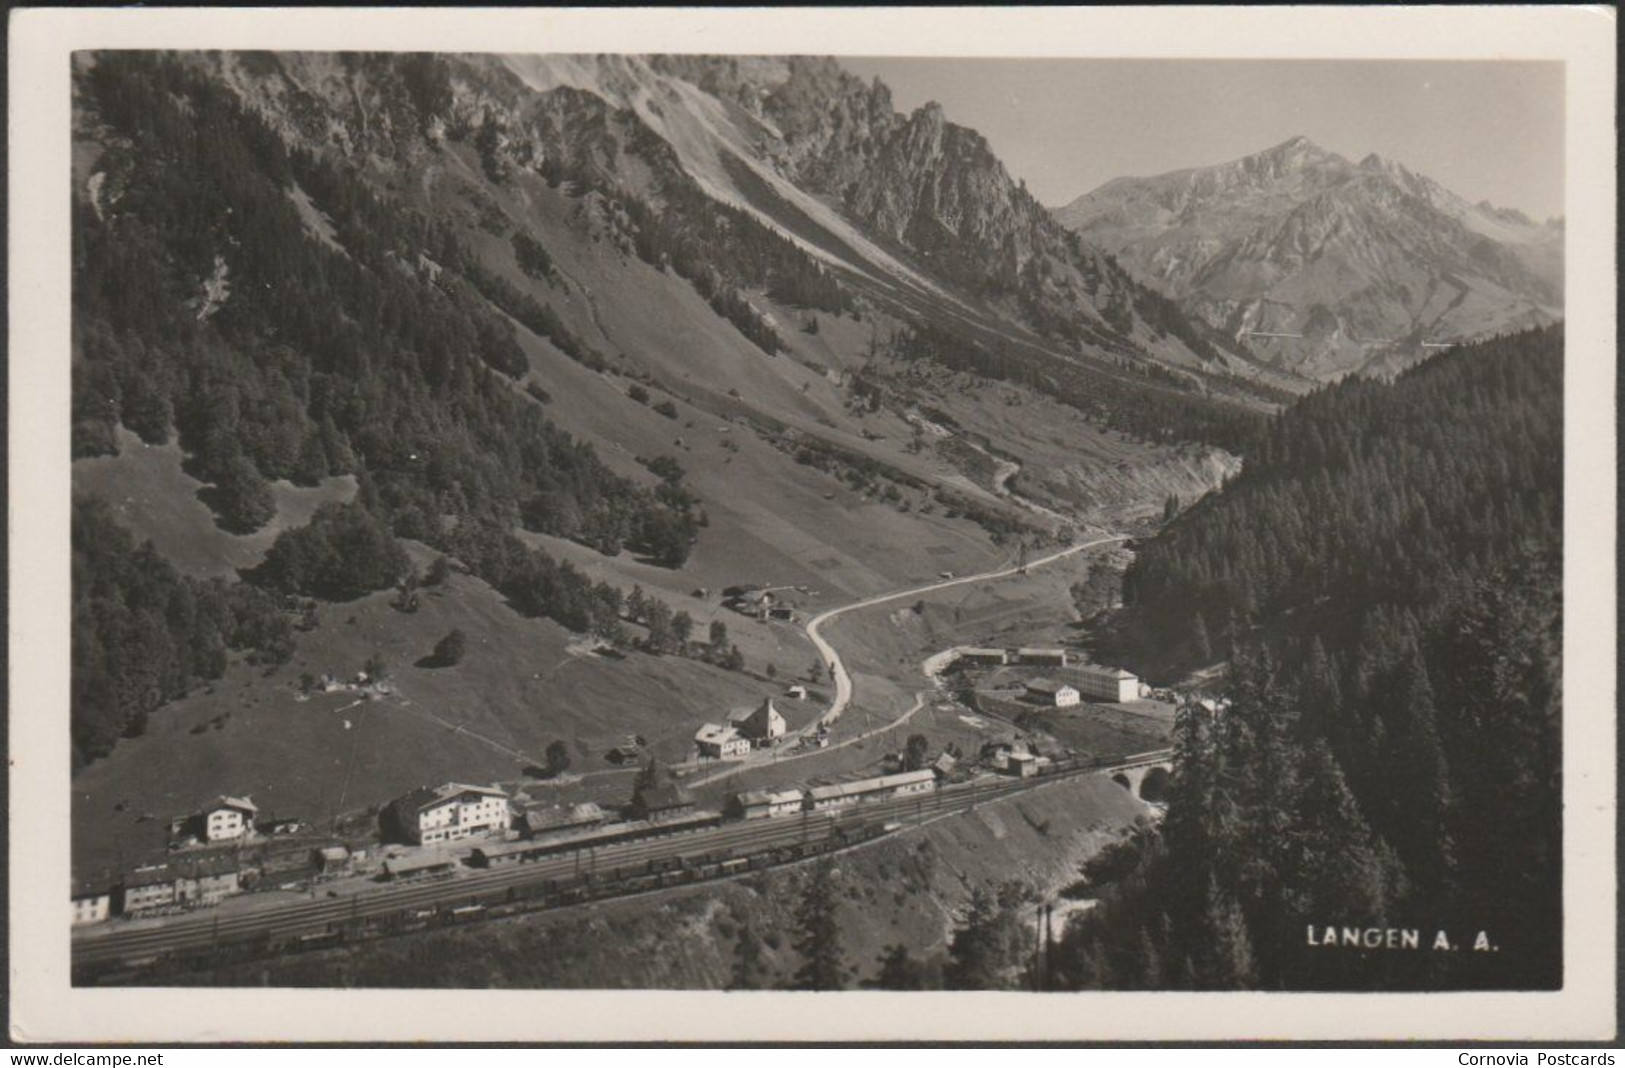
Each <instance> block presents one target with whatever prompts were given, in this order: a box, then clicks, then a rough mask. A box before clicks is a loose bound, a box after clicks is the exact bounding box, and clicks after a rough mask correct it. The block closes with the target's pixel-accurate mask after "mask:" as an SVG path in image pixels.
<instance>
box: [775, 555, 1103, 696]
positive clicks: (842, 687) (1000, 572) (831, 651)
mask: <svg viewBox="0 0 1625 1068" xmlns="http://www.w3.org/2000/svg"><path fill="white" fill-rule="evenodd" d="M1126 540H1128V535H1127V534H1113V535H1111V536H1109V537H1104V538H1096V539H1095V540H1093V541H1085V542H1080V543H1079V544H1077V545H1071V546H1068V547H1067V548H1065V549H1061V550H1060V551H1058V552H1053V553H1050V554H1049V555H1048V556H1041V557H1039V558H1038V559H1036V560H1029V561H1027V564H1026V566H1025V570H1027V571H1031V570H1033V569H1034V568H1039V567H1044V566H1045V565H1047V564H1053V563H1054V562H1055V561H1057V560H1062V559H1065V558H1066V557H1068V556H1072V555H1074V554H1076V553H1081V552H1083V551H1084V550H1085V549H1094V548H1098V547H1100V546H1102V545H1110V544H1112V543H1113V542H1119V541H1126ZM1022 570H1023V567H1022V565H1020V564H1011V565H1010V566H1008V567H1004V568H999V569H996V570H993V571H983V572H981V573H980V574H976V575H966V576H964V577H963V578H951V579H942V580H941V581H939V582H931V583H927V584H926V585H924V586H915V587H912V588H911V589H906V590H901V591H899V592H897V593H883V594H880V595H879V596H877V597H868V598H865V599H864V600H861V601H854V602H853V603H851V604H848V605H842V606H840V607H839V608H831V609H830V610H829V611H827V612H823V613H820V614H819V615H817V616H814V617H813V618H812V619H811V620H809V621H808V622H807V637H808V638H809V639H811V640H812V643H813V645H814V646H816V647H817V649H818V655H819V656H821V657H822V658H823V660H824V663H826V664H828V665H829V669H830V674H831V675H832V676H833V677H834V679H835V698H834V700H832V701H831V702H830V705H829V708H828V709H826V710H825V712H824V714H823V715H821V716H819V717H818V722H819V723H834V722H835V721H836V720H838V719H840V718H841V713H843V712H845V711H846V706H847V705H849V704H851V703H852V676H851V675H850V674H848V673H847V670H846V664H845V663H843V662H842V660H841V654H840V653H839V652H838V651H837V650H836V648H835V647H834V646H833V645H831V644H830V643H829V639H827V638H825V637H824V636H823V635H822V634H820V633H819V630H820V628H822V627H823V625H824V624H825V623H828V622H829V621H830V620H832V619H836V618H838V617H840V616H843V615H845V614H846V613H848V612H855V611H857V610H858V609H860V608H873V607H875V606H876V605H882V604H886V603H888V602H890V601H900V600H903V599H904V598H907V597H918V596H920V595H921V594H926V593H935V592H936V591H938V590H946V589H950V588H952V587H954V586H964V585H968V584H970V583H973V582H991V581H993V580H995V579H1001V578H1008V577H1010V576H1011V575H1014V574H1018V573H1019V572H1021V571H1022Z"/></svg>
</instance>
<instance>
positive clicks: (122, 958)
mask: <svg viewBox="0 0 1625 1068" xmlns="http://www.w3.org/2000/svg"><path fill="white" fill-rule="evenodd" d="M1169 755H1170V754H1169V752H1168V751H1162V750H1159V751H1156V752H1152V753H1143V754H1137V755H1135V756H1132V757H1128V758H1125V759H1123V760H1121V761H1117V762H1114V763H1111V764H1101V765H1087V766H1077V767H1070V768H1063V769H1061V770H1059V771H1056V772H1054V773H1052V774H1049V775H1044V776H1039V777H1035V778H1032V779H977V780H972V781H970V782H966V783H958V784H953V785H950V786H946V787H943V788H941V789H939V790H936V791H934V792H932V793H930V794H920V795H916V796H914V797H908V798H895V799H890V800H886V801H872V802H868V803H866V804H862V805H860V806H856V807H854V808H852V809H848V810H843V811H841V812H839V813H806V814H803V815H801V816H797V817H784V818H777V819H761V820H752V821H748V822H730V823H726V824H723V825H722V826H720V827H716V828H711V829H703V830H692V831H683V832H679V833H676V834H673V835H671V836H669V837H656V838H649V839H640V840H637V841H631V842H624V843H620V844H615V845H608V846H602V847H591V846H587V845H583V846H582V847H580V848H577V849H573V850H570V851H568V852H564V853H560V854H557V855H550V856H547V857H544V858H541V859H538V860H534V861H528V862H522V863H518V864H514V865H512V866H509V867H504V868H494V869H489V870H473V871H469V872H466V873H460V874H457V875H454V876H452V877H449V878H442V879H439V880H434V881H426V882H415V883H404V884H387V885H383V886H379V887H378V888H376V889H367V890H360V891H357V892H355V893H353V894H347V895H344V896H341V897H336V898H326V899H322V900H317V901H309V902H296V903H289V904H286V905H280V906H275V907H270V908H264V909H257V910H253V911H248V912H243V913H240V914H236V915H227V916H222V915H221V914H219V913H213V914H210V915H206V916H205V915H193V916H187V917H184V918H182V919H178V920H175V921H171V922H166V923H163V924H160V925H157V926H152V927H145V928H141V929H135V930H130V929H126V930H118V929H116V928H111V929H109V928H99V929H92V930H87V931H84V932H77V931H76V932H74V937H73V943H72V962H73V965H74V968H75V969H76V970H96V969H106V968H108V967H109V966H114V965H119V964H131V963H134V962H143V961H156V960H159V959H161V958H164V957H168V956H171V955H177V954H188V953H192V954H195V953H197V952H200V951H210V950H214V951H223V950H229V949H233V948H240V947H242V946H245V945H251V944H252V943H255V942H260V941H263V942H265V943H267V945H269V944H272V943H276V942H283V941H286V940H289V939H299V938H304V937H321V936H324V935H328V934H331V933H333V932H335V931H337V930H339V929H340V928H341V927H342V926H344V925H355V924H359V923H362V922H364V921H374V920H382V919H386V918H391V917H401V916H404V915H407V914H409V913H412V912H414V911H422V910H430V911H431V912H432V911H433V910H438V909H440V908H443V907H447V906H450V907H453V908H455V907H460V906H490V905H499V904H503V903H506V902H509V901H512V900H515V899H516V898H517V897H518V891H520V890H531V889H534V888H536V887H539V886H544V885H545V884H548V883H550V882H557V881H560V880H571V879H583V880H584V881H585V883H588V884H591V883H597V884H598V885H599V886H600V887H604V886H605V884H608V888H607V889H605V892H603V893H601V894H596V895H595V897H607V896H617V895H616V894H615V892H614V890H613V886H614V885H615V884H617V883H627V884H631V883H632V882H633V881H634V880H635V879H637V878H640V877H645V876H649V875H657V874H660V873H662V872H672V871H679V870H687V869H686V867H685V865H686V864H687V863H689V862H695V861H705V862H708V863H712V864H717V863H718V862H719V861H723V860H729V859H732V860H737V859H741V858H750V857H759V856H762V855H767V854H771V853H772V852H773V851H775V850H779V849H784V848H786V847H798V846H809V845H814V844H820V843H831V842H833V843H834V845H835V848H840V843H841V841H842V840H850V841H852V842H854V843H856V842H859V841H867V840H872V839H873V838H876V837H881V836H883V835H884V834H886V833H890V830H889V829H888V828H887V826H886V825H887V824H889V823H891V822H900V823H901V822H905V821H911V822H915V823H923V822H926V821H927V820H929V819H933V818H936V817H940V816H943V815H947V814H952V813H955V812H961V811H968V810H970V809H972V808H975V807H976V806H977V805H980V804H984V803H988V802H991V801H997V800H1002V799H1004V798H1007V797H1010V796H1014V795H1016V794H1019V793H1023V792H1025V791H1028V790H1032V789H1036V788H1040V787H1043V786H1046V785H1050V784H1052V783H1055V782H1059V781H1064V780H1066V779H1071V778H1076V777H1078V776H1080V775H1087V774H1112V773H1115V772H1118V771H1123V770H1129V769H1132V768H1136V767H1144V766H1147V765H1150V764H1155V763H1162V762H1164V761H1166V760H1167V759H1168V757H1169ZM877 827H878V830H877ZM719 870H720V865H719ZM726 874H732V873H726ZM694 881H698V880H693V879H690V880H687V881H686V882H685V883H684V885H692V882H694ZM647 889H652V887H645V886H631V885H629V888H628V889H627V891H626V892H628V893H631V892H643V891H644V890H647Z"/></svg>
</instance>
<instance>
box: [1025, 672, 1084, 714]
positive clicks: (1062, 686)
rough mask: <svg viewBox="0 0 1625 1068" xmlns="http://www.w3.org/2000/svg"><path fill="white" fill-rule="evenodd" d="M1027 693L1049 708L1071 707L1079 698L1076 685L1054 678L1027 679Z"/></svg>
mask: <svg viewBox="0 0 1625 1068" xmlns="http://www.w3.org/2000/svg"><path fill="white" fill-rule="evenodd" d="M1027 694H1028V696H1030V697H1033V698H1036V699H1037V700H1039V701H1042V702H1043V703H1044V704H1046V705H1049V706H1050V707H1051V708H1071V707H1072V706H1073V705H1075V704H1077V703H1078V701H1079V700H1080V699H1081V697H1080V695H1079V693H1078V688H1077V687H1076V686H1071V685H1068V684H1067V683H1064V682H1056V681H1055V680H1054V679H1029V680H1028V681H1027Z"/></svg>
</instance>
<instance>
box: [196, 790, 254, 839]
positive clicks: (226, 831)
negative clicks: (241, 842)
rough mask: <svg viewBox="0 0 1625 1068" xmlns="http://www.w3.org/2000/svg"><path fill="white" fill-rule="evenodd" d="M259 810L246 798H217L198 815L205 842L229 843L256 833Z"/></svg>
mask: <svg viewBox="0 0 1625 1068" xmlns="http://www.w3.org/2000/svg"><path fill="white" fill-rule="evenodd" d="M258 812H259V808H258V807H257V806H256V805H255V804H254V802H253V801H251V800H249V799H248V798H246V797H217V798H215V799H214V800H213V801H210V802H209V803H208V804H207V805H204V806H203V811H202V812H200V813H199V814H198V815H199V817H200V819H201V820H202V823H203V840H204V841H205V842H227V841H231V840H233V839H236V838H247V837H249V836H250V835H252V834H253V833H254V816H255V815H256V814H257V813H258Z"/></svg>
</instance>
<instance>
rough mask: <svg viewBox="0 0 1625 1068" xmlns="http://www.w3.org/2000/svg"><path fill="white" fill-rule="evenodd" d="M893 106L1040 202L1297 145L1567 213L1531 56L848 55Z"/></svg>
mask: <svg viewBox="0 0 1625 1068" xmlns="http://www.w3.org/2000/svg"><path fill="white" fill-rule="evenodd" d="M841 63H842V65H843V66H845V67H846V68H847V69H848V70H850V71H852V72H853V73H855V74H858V75H861V76H862V77H864V78H866V79H867V78H870V77H873V76H876V75H878V76H879V77H880V79H881V81H883V82H885V83H886V84H887V85H888V86H890V87H891V90H892V99H893V102H894V104H895V105H896V107H897V108H898V109H899V110H901V111H912V110H914V109H915V108H917V107H919V106H920V105H921V104H924V103H925V102H927V101H929V100H935V101H937V102H938V103H940V104H941V105H942V106H943V110H944V111H945V112H946V114H947V117H948V119H949V121H951V122H956V123H958V124H959V125H961V126H969V127H971V128H972V129H975V130H978V131H980V132H981V133H982V135H983V136H985V137H986V138H987V139H988V141H989V143H990V144H992V146H993V150H994V151H995V152H996V153H997V154H998V156H999V158H1000V159H1002V160H1003V161H1004V164H1005V166H1006V167H1008V168H1009V170H1010V173H1011V174H1012V175H1014V176H1016V177H1017V178H1023V179H1025V180H1026V182H1027V188H1028V190H1029V191H1031V192H1032V194H1033V195H1034V196H1036V197H1037V198H1038V199H1039V201H1041V202H1042V203H1044V204H1048V205H1051V206H1059V205H1062V204H1065V203H1067V202H1068V201H1070V200H1072V199H1073V198H1075V197H1078V196H1081V195H1082V194H1084V193H1086V192H1089V191H1090V190H1092V189H1095V188H1096V187H1098V186H1100V185H1101V184H1103V183H1104V182H1107V181H1109V180H1110V179H1112V178H1118V177H1122V176H1125V175H1132V176H1146V175H1153V174H1161V173H1164V172H1166V171H1171V170H1178V169H1180V168H1183V167H1200V166H1207V165H1210V164H1215V163H1224V162H1227V161H1229V160H1232V159H1237V158H1240V157H1242V156H1246V155H1251V154H1252V153H1254V152H1258V151H1261V150H1262V149H1265V148H1269V147H1270V146H1272V145H1277V144H1280V143H1281V142H1282V141H1285V140H1287V139H1288V138H1291V137H1294V136H1296V135H1298V134H1302V135H1304V136H1306V137H1308V138H1309V139H1310V140H1311V141H1314V142H1315V143H1316V144H1318V145H1320V146H1321V147H1322V148H1326V149H1330V150H1331V151H1333V152H1336V153H1339V154H1340V155H1343V156H1346V157H1348V158H1349V159H1351V160H1355V161H1358V160H1360V159H1362V158H1363V157H1365V156H1366V155H1367V154H1369V153H1371V152H1376V153H1377V154H1378V155H1380V156H1384V157H1387V158H1389V159H1393V160H1396V161H1398V162H1399V163H1402V164H1404V165H1405V166H1406V167H1408V168H1410V169H1411V170H1413V171H1416V172H1418V173H1420V174H1424V175H1427V176H1428V177H1430V178H1433V179H1434V180H1435V181H1438V182H1439V183H1441V184H1442V185H1444V186H1445V187H1446V188H1448V189H1451V190H1453V191H1454V192H1456V193H1459V194H1460V195H1462V196H1464V197H1466V198H1467V199H1468V200H1472V201H1478V200H1488V201H1490V202H1491V203H1492V204H1494V205H1496V206H1497V207H1503V208H1517V209H1519V210H1521V211H1524V212H1526V213H1528V214H1529V215H1530V216H1532V217H1534V218H1536V219H1545V218H1547V217H1548V216H1553V215H1561V214H1562V213H1563V66H1562V64H1561V63H1559V62H1532V61H1504V62H1495V61H1465V60H1463V61H1454V60H1441V61H1387V60H1355V61H1331V60H1140V59H1132V60H1115V59H1107V60H1100V59H975V58H929V59H921V58H906V59H905V58H878V57H843V58H842V59H841Z"/></svg>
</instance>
